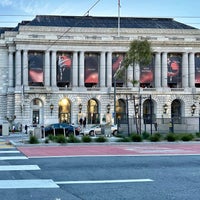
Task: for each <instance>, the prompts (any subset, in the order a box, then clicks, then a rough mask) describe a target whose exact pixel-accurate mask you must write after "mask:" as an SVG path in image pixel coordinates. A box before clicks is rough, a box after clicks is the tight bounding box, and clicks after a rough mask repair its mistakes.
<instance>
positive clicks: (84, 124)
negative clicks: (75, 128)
mask: <svg viewBox="0 0 200 200" xmlns="http://www.w3.org/2000/svg"><path fill="white" fill-rule="evenodd" d="M85 126H86V117H84V120H83V128H85Z"/></svg>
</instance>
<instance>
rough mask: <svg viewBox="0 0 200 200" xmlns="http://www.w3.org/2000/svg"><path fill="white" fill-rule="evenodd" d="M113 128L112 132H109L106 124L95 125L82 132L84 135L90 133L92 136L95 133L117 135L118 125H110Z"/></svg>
mask: <svg viewBox="0 0 200 200" xmlns="http://www.w3.org/2000/svg"><path fill="white" fill-rule="evenodd" d="M110 128H111V130H110V133H109V134H107V133H106V132H107V129H106V126H105V125H93V126H91V127H90V128H86V129H83V130H82V134H83V135H90V136H94V135H100V134H105V135H111V134H113V135H117V133H118V131H117V125H111V126H110Z"/></svg>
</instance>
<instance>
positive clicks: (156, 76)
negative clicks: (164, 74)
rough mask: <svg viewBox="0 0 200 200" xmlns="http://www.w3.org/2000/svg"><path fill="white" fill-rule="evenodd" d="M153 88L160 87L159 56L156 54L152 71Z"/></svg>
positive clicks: (158, 53)
mask: <svg viewBox="0 0 200 200" xmlns="http://www.w3.org/2000/svg"><path fill="white" fill-rule="evenodd" d="M154 81H155V87H160V86H161V54H160V52H156V55H155V69H154Z"/></svg>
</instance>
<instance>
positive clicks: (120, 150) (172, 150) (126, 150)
mask: <svg viewBox="0 0 200 200" xmlns="http://www.w3.org/2000/svg"><path fill="white" fill-rule="evenodd" d="M17 148H18V150H19V151H21V152H22V153H23V154H24V155H26V156H27V157H29V158H34V157H64V156H66V157H67V156H69V157H73V156H145V155H147V156H150V155H155V156H156V155H200V143H167V144H161V143H160V144H159V143H156V144H155V143H147V144H144V143H141V144H138V143H137V144H109V145H102V144H101V145H98V144H89V145H80V144H79V145H66V146H20V147H17Z"/></svg>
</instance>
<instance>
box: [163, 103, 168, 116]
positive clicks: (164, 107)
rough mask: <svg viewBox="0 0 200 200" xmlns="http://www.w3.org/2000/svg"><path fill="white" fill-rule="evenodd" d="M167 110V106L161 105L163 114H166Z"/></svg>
mask: <svg viewBox="0 0 200 200" xmlns="http://www.w3.org/2000/svg"><path fill="white" fill-rule="evenodd" d="M167 109H168V105H167V104H165V105H163V113H164V114H166V113H167Z"/></svg>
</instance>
